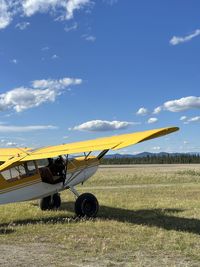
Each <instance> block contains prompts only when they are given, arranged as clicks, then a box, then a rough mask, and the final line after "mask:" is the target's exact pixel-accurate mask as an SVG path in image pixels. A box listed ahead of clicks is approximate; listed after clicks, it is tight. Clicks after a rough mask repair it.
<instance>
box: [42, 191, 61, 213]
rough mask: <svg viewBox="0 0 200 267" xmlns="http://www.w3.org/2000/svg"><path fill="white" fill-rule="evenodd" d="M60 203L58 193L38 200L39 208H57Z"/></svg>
mask: <svg viewBox="0 0 200 267" xmlns="http://www.w3.org/2000/svg"><path fill="white" fill-rule="evenodd" d="M60 205H61V198H60V195H59V194H54V195H53V196H48V197H44V198H42V199H41V200H40V202H39V206H40V208H41V210H52V209H58V208H59V207H60Z"/></svg>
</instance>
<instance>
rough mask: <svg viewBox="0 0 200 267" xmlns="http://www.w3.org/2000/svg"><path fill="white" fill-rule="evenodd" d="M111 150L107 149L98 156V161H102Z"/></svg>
mask: <svg viewBox="0 0 200 267" xmlns="http://www.w3.org/2000/svg"><path fill="white" fill-rule="evenodd" d="M108 151H109V149H105V150H103V151H101V153H100V154H99V155H98V156H97V158H98V160H100V159H102V158H103V157H104V156H105V154H106V153H108Z"/></svg>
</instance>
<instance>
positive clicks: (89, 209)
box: [75, 193, 99, 218]
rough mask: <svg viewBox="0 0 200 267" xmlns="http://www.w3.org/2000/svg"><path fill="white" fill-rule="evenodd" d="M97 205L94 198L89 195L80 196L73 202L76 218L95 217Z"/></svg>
mask: <svg viewBox="0 0 200 267" xmlns="http://www.w3.org/2000/svg"><path fill="white" fill-rule="evenodd" d="M98 210H99V203H98V201H97V199H96V197H95V196H94V195H93V194H90V193H84V194H82V195H80V196H79V197H78V198H77V200H76V202H75V213H76V215H77V216H80V217H83V216H87V217H93V218H94V217H96V215H97V212H98Z"/></svg>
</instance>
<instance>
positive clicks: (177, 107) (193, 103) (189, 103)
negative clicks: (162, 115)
mask: <svg viewBox="0 0 200 267" xmlns="http://www.w3.org/2000/svg"><path fill="white" fill-rule="evenodd" d="M189 109H200V97H198V96H187V97H182V98H180V99H175V100H170V101H167V102H165V103H164V104H163V105H162V106H159V107H157V108H155V109H154V114H155V113H156V112H155V111H157V114H158V113H159V112H161V111H162V110H167V111H171V112H180V111H185V110H189Z"/></svg>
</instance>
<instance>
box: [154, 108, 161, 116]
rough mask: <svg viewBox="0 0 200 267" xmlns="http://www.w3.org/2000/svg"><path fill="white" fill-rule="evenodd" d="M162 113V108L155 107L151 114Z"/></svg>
mask: <svg viewBox="0 0 200 267" xmlns="http://www.w3.org/2000/svg"><path fill="white" fill-rule="evenodd" d="M161 111H162V107H157V108H155V109H154V111H153V114H159V113H160V112H161Z"/></svg>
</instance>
